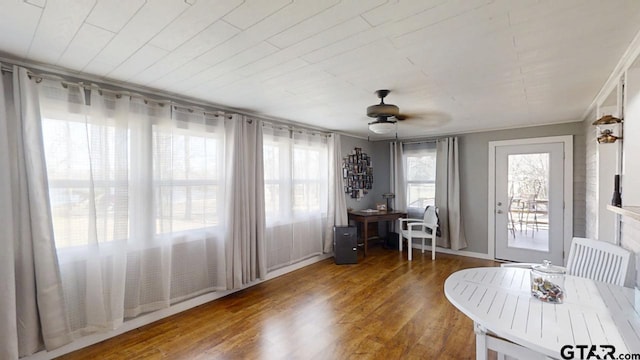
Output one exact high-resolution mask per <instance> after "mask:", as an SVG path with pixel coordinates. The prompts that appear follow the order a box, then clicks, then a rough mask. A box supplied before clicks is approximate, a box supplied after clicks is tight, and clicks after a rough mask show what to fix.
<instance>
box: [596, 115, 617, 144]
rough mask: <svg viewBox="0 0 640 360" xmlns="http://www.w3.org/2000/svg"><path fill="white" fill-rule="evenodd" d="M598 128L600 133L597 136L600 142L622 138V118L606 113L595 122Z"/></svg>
mask: <svg viewBox="0 0 640 360" xmlns="http://www.w3.org/2000/svg"><path fill="white" fill-rule="evenodd" d="M592 125H595V126H596V127H597V128H598V132H599V135H598V137H597V138H596V140H598V143H599V144H611V143H614V142H616V140H622V119H618V118H617V117H614V116H611V115H604V116H603V117H601V118H600V119H598V120H596V121H594V122H593V124H592Z"/></svg>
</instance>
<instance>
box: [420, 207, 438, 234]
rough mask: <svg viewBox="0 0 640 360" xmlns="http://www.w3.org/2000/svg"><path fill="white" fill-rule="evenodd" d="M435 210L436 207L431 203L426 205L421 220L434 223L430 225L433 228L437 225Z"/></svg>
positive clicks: (436, 209)
mask: <svg viewBox="0 0 640 360" xmlns="http://www.w3.org/2000/svg"><path fill="white" fill-rule="evenodd" d="M437 211H438V208H437V207H435V206H431V205H429V206H427V208H426V209H425V210H424V218H423V220H424V222H425V223H427V224H431V225H434V226H432V227H433V228H435V227H436V226H437V225H438V215H437Z"/></svg>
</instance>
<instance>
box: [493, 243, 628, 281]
mask: <svg viewBox="0 0 640 360" xmlns="http://www.w3.org/2000/svg"><path fill="white" fill-rule="evenodd" d="M533 265H537V264H530V263H514V264H502V265H501V266H504V267H527V268H530V267H531V266H533ZM634 271H635V266H634V257H633V253H632V252H630V251H629V250H626V249H624V248H622V247H620V246H618V245H614V244H612V243H609V242H606V241H600V240H593V239H585V238H579V237H574V238H573V240H572V241H571V250H569V258H568V259H567V268H566V272H567V274H569V275H574V276H580V277H584V278H587V279H591V280H596V281H602V282H607V283H610V284H616V285H620V286H627V287H633V284H634Z"/></svg>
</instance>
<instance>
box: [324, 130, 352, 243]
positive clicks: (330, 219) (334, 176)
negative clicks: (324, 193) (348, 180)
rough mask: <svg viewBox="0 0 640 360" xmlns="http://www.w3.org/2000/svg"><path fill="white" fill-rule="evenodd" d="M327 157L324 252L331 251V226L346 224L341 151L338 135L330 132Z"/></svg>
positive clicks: (347, 222)
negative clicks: (327, 175)
mask: <svg viewBox="0 0 640 360" xmlns="http://www.w3.org/2000/svg"><path fill="white" fill-rule="evenodd" d="M327 148H328V152H329V154H328V159H329V164H328V166H329V177H328V180H329V187H328V195H329V198H328V203H327V223H326V227H325V231H324V244H323V252H324V253H325V254H327V253H330V252H332V251H333V227H334V226H342V225H348V224H349V219H348V216H347V200H346V197H345V192H344V181H343V178H342V152H341V145H340V135H339V134H336V133H332V134H330V135H329V137H328V138H327Z"/></svg>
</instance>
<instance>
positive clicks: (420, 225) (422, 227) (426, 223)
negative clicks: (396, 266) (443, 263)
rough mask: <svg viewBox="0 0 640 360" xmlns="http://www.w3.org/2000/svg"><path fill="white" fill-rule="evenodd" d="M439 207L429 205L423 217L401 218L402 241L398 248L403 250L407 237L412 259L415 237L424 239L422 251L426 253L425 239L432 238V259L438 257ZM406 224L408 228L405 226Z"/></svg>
mask: <svg viewBox="0 0 640 360" xmlns="http://www.w3.org/2000/svg"><path fill="white" fill-rule="evenodd" d="M437 211H438V209H437V208H436V207H435V206H427V209H426V210H425V211H424V218H423V219H399V220H398V221H399V222H400V236H401V237H400V241H398V249H399V250H400V252H402V242H403V240H404V239H407V251H408V253H409V261H411V243H412V239H413V238H421V239H422V253H424V241H425V239H431V260H435V259H436V230H437V229H438V215H437ZM404 224H406V225H407V226H406V227H407V228H406V229H405V227H404V226H403V225H404Z"/></svg>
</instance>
